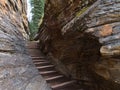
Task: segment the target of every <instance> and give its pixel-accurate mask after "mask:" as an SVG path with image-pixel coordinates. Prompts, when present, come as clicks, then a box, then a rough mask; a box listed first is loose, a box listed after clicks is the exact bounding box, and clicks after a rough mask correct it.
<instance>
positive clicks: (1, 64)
mask: <svg viewBox="0 0 120 90" xmlns="http://www.w3.org/2000/svg"><path fill="white" fill-rule="evenodd" d="M27 33H28V23H27V18H26V0H0V90H51V89H50V88H49V87H48V86H47V84H46V82H45V81H44V79H43V78H42V77H41V76H40V75H39V73H38V71H37V69H36V68H35V66H34V65H33V63H32V60H31V58H30V57H29V55H28V53H27V51H26V49H25V40H26V39H27V38H28V35H27Z"/></svg>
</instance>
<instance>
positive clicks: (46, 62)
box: [34, 61, 50, 65]
mask: <svg viewBox="0 0 120 90" xmlns="http://www.w3.org/2000/svg"><path fill="white" fill-rule="evenodd" d="M34 64H35V65H40V64H50V62H48V61H44V62H34Z"/></svg>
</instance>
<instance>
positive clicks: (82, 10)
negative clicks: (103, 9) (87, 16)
mask: <svg viewBox="0 0 120 90" xmlns="http://www.w3.org/2000/svg"><path fill="white" fill-rule="evenodd" d="M88 8H89V6H88V7H84V8H83V9H81V10H80V11H79V12H77V13H76V17H79V16H81V15H82V14H83V13H84V12H85V11H86V10H87V9H88Z"/></svg>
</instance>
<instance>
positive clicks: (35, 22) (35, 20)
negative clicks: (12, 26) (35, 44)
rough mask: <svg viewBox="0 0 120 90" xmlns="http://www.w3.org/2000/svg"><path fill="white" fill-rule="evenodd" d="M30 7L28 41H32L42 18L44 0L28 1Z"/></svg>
mask: <svg viewBox="0 0 120 90" xmlns="http://www.w3.org/2000/svg"><path fill="white" fill-rule="evenodd" d="M30 1H31V5H32V7H33V8H32V11H31V12H32V14H33V15H32V20H31V21H30V22H29V27H30V39H31V40H32V39H33V37H34V36H35V34H36V33H37V31H38V27H39V25H40V24H41V22H42V19H43V17H44V3H45V1H44V0H30Z"/></svg>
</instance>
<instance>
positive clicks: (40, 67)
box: [37, 65, 54, 69]
mask: <svg viewBox="0 0 120 90" xmlns="http://www.w3.org/2000/svg"><path fill="white" fill-rule="evenodd" d="M49 67H54V65H47V66H38V67H37V69H42V68H49Z"/></svg>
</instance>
